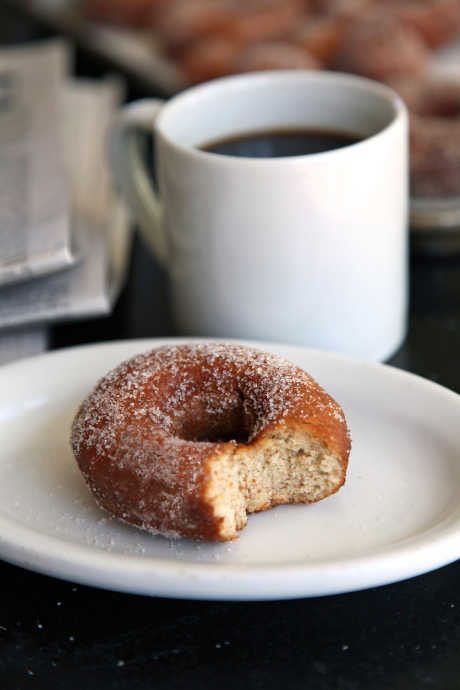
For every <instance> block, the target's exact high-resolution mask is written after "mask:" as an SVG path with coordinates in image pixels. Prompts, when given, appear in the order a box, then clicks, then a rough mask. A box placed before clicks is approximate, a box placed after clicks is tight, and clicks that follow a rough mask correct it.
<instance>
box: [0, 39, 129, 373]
mask: <svg viewBox="0 0 460 690" xmlns="http://www.w3.org/2000/svg"><path fill="white" fill-rule="evenodd" d="M70 63H71V52H70V49H69V47H68V45H66V44H65V43H63V42H62V41H47V42H41V43H37V44H27V45H26V46H18V47H14V48H7V49H5V48H2V49H0V363H3V362H5V361H9V360H11V359H13V358H15V357H17V356H24V355H28V354H35V353H36V352H37V351H40V350H43V349H45V348H46V342H47V338H46V324H49V323H50V322H54V321H62V320H65V319H76V318H87V317H91V316H98V315H102V314H107V313H109V312H110V310H111V308H112V306H113V304H114V301H115V299H116V297H117V295H118V293H119V291H120V288H121V286H122V283H123V279H124V276H125V273H126V267H127V262H128V256H129V247H130V234H129V229H128V228H129V225H128V219H127V215H126V212H125V210H124V208H123V206H122V205H121V203H120V202H119V201H118V199H117V198H116V197H115V195H114V192H113V189H112V185H111V179H110V174H109V171H108V169H107V163H106V153H105V152H106V138H107V130H108V128H109V126H110V122H111V120H112V118H113V116H114V114H115V111H116V110H117V108H118V107H119V105H120V102H121V99H122V89H121V85H120V83H119V82H118V81H116V80H110V79H108V80H103V81H90V80H77V79H73V78H71V77H70V76H69V75H70V70H71V67H70ZM28 333H30V338H28ZM15 336H16V337H17V342H18V343H19V345H18V346H16V344H15ZM28 343H29V345H30V347H29V348H28V347H27V344H28Z"/></svg>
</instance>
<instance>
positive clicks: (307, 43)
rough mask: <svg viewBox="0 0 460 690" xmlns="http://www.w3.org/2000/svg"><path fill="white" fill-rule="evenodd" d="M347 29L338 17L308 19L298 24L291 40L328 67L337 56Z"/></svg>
mask: <svg viewBox="0 0 460 690" xmlns="http://www.w3.org/2000/svg"><path fill="white" fill-rule="evenodd" d="M345 31H346V27H345V24H344V21H343V20H342V19H339V18H337V17H310V16H308V17H306V19H304V20H303V21H301V22H298V23H297V25H296V27H295V29H294V30H293V32H292V33H291V35H290V39H291V40H292V41H293V42H294V43H296V44H298V45H300V46H302V48H304V49H305V50H306V51H307V52H308V53H309V54H310V55H312V56H313V57H314V58H316V59H317V60H319V61H320V62H321V63H323V64H325V65H327V64H328V63H330V62H331V61H332V60H333V59H334V58H335V56H336V55H337V53H338V51H339V48H340V45H341V42H342V39H343V37H344V35H345Z"/></svg>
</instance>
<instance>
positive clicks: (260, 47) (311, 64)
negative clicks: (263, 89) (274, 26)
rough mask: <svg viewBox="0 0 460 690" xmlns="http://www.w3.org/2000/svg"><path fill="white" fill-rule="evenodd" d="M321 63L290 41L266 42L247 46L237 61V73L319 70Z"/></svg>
mask: <svg viewBox="0 0 460 690" xmlns="http://www.w3.org/2000/svg"><path fill="white" fill-rule="evenodd" d="M320 67H321V63H320V62H319V60H317V59H316V58H315V57H313V55H311V53H309V52H308V51H307V50H305V48H302V46H300V45H296V44H295V43H289V42H288V41H264V42H263V43H256V44H254V45H250V46H247V47H246V48H245V49H244V50H242V51H241V53H240V54H239V56H238V59H237V61H236V71H237V72H257V71H259V70H261V71H262V70H271V69H319V68H320Z"/></svg>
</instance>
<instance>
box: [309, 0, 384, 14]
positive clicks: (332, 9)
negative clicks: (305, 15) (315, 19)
mask: <svg viewBox="0 0 460 690" xmlns="http://www.w3.org/2000/svg"><path fill="white" fill-rule="evenodd" d="M371 2H372V0H312V9H313V11H314V13H315V14H319V15H326V16H333V17H356V16H362V15H363V13H365V12H366V10H367V8H368V7H369V5H370V4H371Z"/></svg>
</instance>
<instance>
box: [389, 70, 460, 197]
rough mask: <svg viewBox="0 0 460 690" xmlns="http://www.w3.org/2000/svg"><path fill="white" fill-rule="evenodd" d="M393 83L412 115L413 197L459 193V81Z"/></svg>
mask: <svg viewBox="0 0 460 690" xmlns="http://www.w3.org/2000/svg"><path fill="white" fill-rule="evenodd" d="M390 85H391V86H392V87H393V88H394V89H395V90H396V91H397V92H398V93H399V95H400V96H401V98H402V99H403V100H404V101H405V103H406V105H407V107H408V109H409V114H410V181H411V195H412V197H416V198H432V197H436V198H445V197H452V196H460V84H459V83H458V82H455V81H445V80H440V79H429V78H426V79H418V80H413V79H411V80H409V79H405V80H398V81H395V82H391V83H390Z"/></svg>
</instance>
